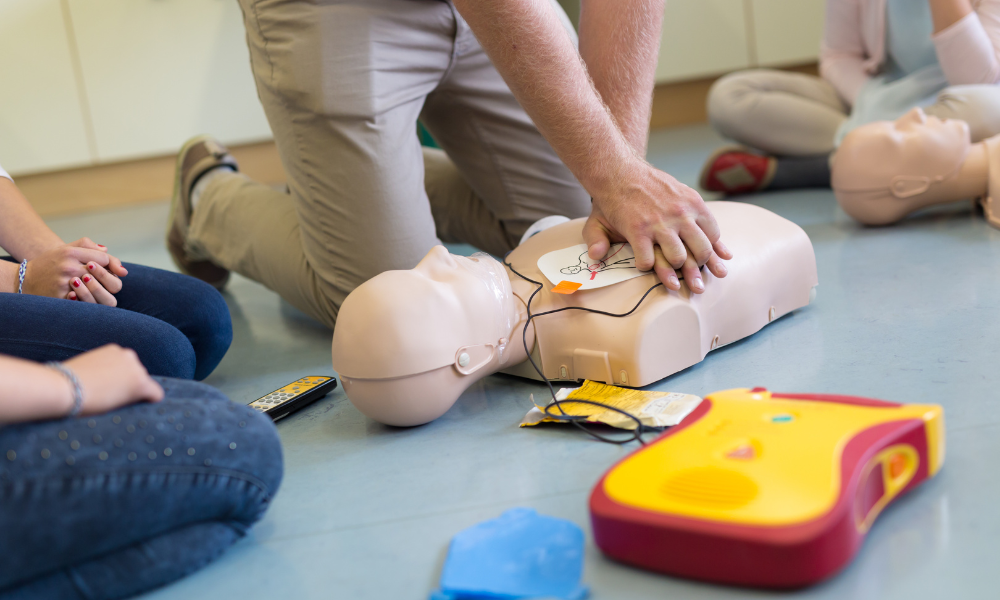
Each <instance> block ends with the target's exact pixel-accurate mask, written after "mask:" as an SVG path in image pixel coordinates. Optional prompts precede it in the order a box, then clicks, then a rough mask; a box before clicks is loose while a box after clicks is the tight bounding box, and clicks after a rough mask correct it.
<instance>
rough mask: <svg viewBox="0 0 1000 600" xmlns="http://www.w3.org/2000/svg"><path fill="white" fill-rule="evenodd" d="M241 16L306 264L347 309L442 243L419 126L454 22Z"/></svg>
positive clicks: (333, 9) (284, 8)
mask: <svg viewBox="0 0 1000 600" xmlns="http://www.w3.org/2000/svg"><path fill="white" fill-rule="evenodd" d="M241 6H242V8H243V14H244V19H245V24H246V29H247V41H248V45H249V47H250V55H251V63H252V67H253V72H254V77H255V80H256V83H257V91H258V94H259V96H260V99H261V103H262V104H263V106H264V111H265V114H266V115H267V118H268V122H269V123H270V125H271V129H272V131H273V132H274V137H275V142H276V144H277V147H278V151H279V154H280V156H281V160H282V164H283V165H284V167H285V171H286V172H287V173H288V185H289V190H290V195H291V200H292V203H293V205H294V208H295V213H296V215H297V219H298V223H299V229H300V243H301V246H302V252H303V254H304V256H305V260H306V262H307V263H308V264H309V265H310V267H311V268H312V269H313V271H314V273H315V276H316V279H317V287H318V288H319V289H320V290H321V292H322V294H323V295H324V296H325V297H326V298H328V299H329V300H330V302H331V303H332V305H333V306H335V307H339V306H340V305H341V303H342V302H343V300H344V298H346V296H347V295H348V294H349V293H350V292H351V291H352V290H353V289H354V288H355V287H357V286H358V285H360V284H361V283H363V282H364V281H366V280H368V279H370V278H371V277H374V276H375V275H377V274H379V273H381V272H383V271H386V270H390V269H409V268H412V267H414V266H415V265H416V264H417V262H419V261H420V259H421V258H423V256H424V255H425V254H426V253H427V252H428V251H429V250H430V248H431V247H433V246H434V245H435V244H437V243H439V242H438V238H437V236H436V235H435V228H434V220H433V217H432V215H431V210H430V204H429V202H428V199H427V195H426V192H425V190H424V164H423V158H422V151H421V148H420V143H419V140H418V139H417V133H416V121H417V117H418V115H419V113H420V109H421V107H422V106H423V104H424V99H425V98H426V96H427V94H428V93H430V92H431V91H432V90H433V89H434V88H435V87H436V86H437V84H438V82H439V81H440V80H441V78H442V77H443V76H444V73H445V72H446V71H447V69H448V67H449V64H450V61H451V57H452V50H453V34H454V21H453V20H452V11H451V9H450V7H449V5H448V4H446V3H444V2H439V1H437V0H330V1H326V2H314V1H308V0H241ZM236 210H238V208H237V209H236Z"/></svg>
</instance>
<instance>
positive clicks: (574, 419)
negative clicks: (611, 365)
mask: <svg viewBox="0 0 1000 600" xmlns="http://www.w3.org/2000/svg"><path fill="white" fill-rule="evenodd" d="M511 252H513V250H511ZM508 256H510V252H508V253H507V254H505V255H504V257H503V264H504V266H506V267H507V268H508V269H510V270H511V272H512V273H514V274H515V275H517V276H518V277H520V278H521V279H523V280H525V281H527V282H529V283H533V284H535V285H536V286H538V287H537V288H535V291H534V292H532V293H531V296H529V297H528V301H527V302H526V303H525V304H526V307H527V309H528V319H527V320H526V321H525V322H524V328H523V329H522V330H521V343H522V344H524V352H525V353H526V354H527V356H528V362H530V363H531V366H532V367H534V369H535V372H536V373H538V376H539V377H541V378H542V381H544V382H545V385H547V386H548V387H549V393H550V394H551V395H552V402H551V403H550V404H548V405H546V406H545V408H544V409H543V410H544V412H545V416H547V417H551V418H553V419H558V420H560V421H568V422H570V423H572V424H574V425H576V426H577V427H578V428H579V429H581V430H582V431H584V432H586V433H587V434H588V435H590V436H592V437H594V438H597V439H598V440H600V441H602V442H607V443H609V444H627V443H629V442H631V441H633V440H634V441H637V442H639V443H640V444H645V443H646V442H645V441H644V440H643V439H642V436H643V434H644V433H646V432H647V431H654V432H658V431H659V430H660V429H661V428H659V427H650V426H648V425H646V424H644V423H643V422H642V420H641V419H640V418H639V417H637V416H635V415H633V414H632V413H630V412H628V411H626V410H622V409H620V408H618V407H616V406H611V405H610V404H604V403H603V402H597V401H596V400H576V399H567V400H559V399H558V398H556V389H555V388H554V387H553V386H552V382H551V381H549V378H548V377H546V376H545V374H544V373H542V370H541V369H540V368H539V367H538V365H537V364H535V359H533V358H532V357H531V350H529V349H528V326H529V325H531V321H532V319H534V318H535V317H544V316H545V315H552V314H555V313H559V312H563V311H566V310H580V311H583V312H589V313H594V314H597V315H604V316H607V317H616V318H621V317H627V316H629V315H631V314H632V313H634V312H635V311H636V310H638V308H639V305H640V304H642V303H643V301H644V300H645V299H646V297H647V296H649V294H650V293H652V291H653V290H655V289H656V288H658V287H660V286H662V285H663V283H661V282H657V283H656V284H655V285H653V286H652V287H651V288H649V289H648V290H646V293H645V294H643V295H642V298H639V301H638V302H636V303H635V306H633V307H632V310H630V311H628V312H624V313H620V314H619V313H611V312H607V311H603V310H596V309H593V308H585V307H582V306H564V307H563V308H556V309H554V310H548V311H545V312H540V313H537V314H532V313H531V302H532V301H533V300H534V299H535V296H537V295H538V292H540V291H542V289H543V288H544V287H545V285H544V284H542V283H541V282H539V281H535V280H534V279H531V278H529V277H525V276H524V275H522V274H521V273H518V272H517V269H515V268H514V266H513V265H511V264H510V263H509V262H508V261H507V257H508ZM535 337H536V340H535V343H536V344H537V343H538V340H537V331H536V336H535ZM563 403H566V404H590V405H592V406H599V407H601V408H604V409H607V410H610V411H613V412H617V413H620V414H622V415H625V416H626V417H628V418H629V419H632V420H633V421H635V423H636V427H635V430H633V431H632V437H628V438H625V439H620V440H619V439H613V438H609V437H605V436H603V435H601V434H599V433H596V432H594V431H591V429H590V428H588V427H585V426H584V425H583V424H582V422H584V421H586V420H587V417H586V416H583V415H568V414H566V411H564V410H563V408H562V404H563ZM553 406H555V407H556V408H558V409H559V413H560V414H553V413H552V412H550V410H551V408H552V407H553Z"/></svg>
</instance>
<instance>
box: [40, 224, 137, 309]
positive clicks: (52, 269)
mask: <svg viewBox="0 0 1000 600" xmlns="http://www.w3.org/2000/svg"><path fill="white" fill-rule="evenodd" d="M127 274H128V271H127V270H126V269H125V268H124V267H123V266H122V264H121V261H120V260H118V259H117V258H116V257H114V256H111V255H110V254H108V252H107V248H105V247H104V246H101V245H99V244H95V243H94V242H92V241H91V240H89V239H87V238H82V239H79V240H77V241H75V242H73V243H71V244H66V245H62V246H56V247H55V248H52V249H51V250H48V251H46V252H44V253H42V254H40V255H39V256H37V257H35V258H34V259H32V260H30V261H28V268H27V271H26V272H25V275H24V286H23V288H22V291H23V292H24V293H25V294H32V295H35V296H47V297H49V298H69V299H71V300H77V299H78V300H83V301H85V302H92V303H98V304H104V305H107V306H116V305H117V300H115V297H114V296H113V295H112V294H116V293H118V292H119V291H121V289H122V282H121V279H119V277H122V276H124V275H127Z"/></svg>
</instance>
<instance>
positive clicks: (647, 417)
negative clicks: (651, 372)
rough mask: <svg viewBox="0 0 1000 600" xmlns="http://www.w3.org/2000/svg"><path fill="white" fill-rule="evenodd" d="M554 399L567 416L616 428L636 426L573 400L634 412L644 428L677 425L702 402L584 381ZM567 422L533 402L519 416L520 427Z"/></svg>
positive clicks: (613, 413)
mask: <svg viewBox="0 0 1000 600" xmlns="http://www.w3.org/2000/svg"><path fill="white" fill-rule="evenodd" d="M556 400H559V401H565V402H561V403H560V405H559V406H560V407H561V408H562V411H563V412H564V413H565V414H566V415H567V416H572V417H587V421H588V422H590V423H603V424H605V425H610V426H612V427H618V428H619V429H635V428H636V427H637V424H636V421H635V420H634V419H631V418H629V417H628V416H626V415H624V414H622V413H620V412H616V411H614V410H608V409H607V408H603V407H601V406H595V405H593V404H584V403H577V402H572V401H573V400H590V401H592V402H600V403H601V404H606V405H608V406H613V407H615V408H617V409H619V410H621V411H624V412H626V413H629V414H631V415H634V416H635V417H637V418H638V419H639V421H641V422H642V424H643V425H645V426H646V427H669V426H671V425H676V424H678V423H680V422H681V420H682V419H683V418H684V417H686V416H688V415H689V414H691V412H692V411H693V410H694V409H696V408H698V405H699V404H701V398H700V397H698V396H694V395H692V394H677V393H671V392H644V391H642V390H629V389H625V388H620V387H615V386H613V385H606V384H603V383H597V382H596V381H584V382H583V385H582V386H580V387H578V388H562V389H560V390H559V391H558V392H557V393H556ZM532 401H534V399H532ZM549 413H550V414H560V413H559V409H557V408H552V409H549ZM567 422H568V421H566V420H564V419H556V418H553V417H549V416H546V414H545V407H542V406H538V405H537V404H536V405H535V408H532V409H531V410H530V411H528V414H526V415H524V418H523V419H521V427H529V426H531V425H538V424H539V423H567Z"/></svg>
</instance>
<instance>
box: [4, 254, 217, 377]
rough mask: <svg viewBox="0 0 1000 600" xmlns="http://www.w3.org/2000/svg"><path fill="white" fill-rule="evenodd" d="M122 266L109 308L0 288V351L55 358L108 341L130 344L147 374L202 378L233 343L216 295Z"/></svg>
mask: <svg viewBox="0 0 1000 600" xmlns="http://www.w3.org/2000/svg"><path fill="white" fill-rule="evenodd" d="M125 268H127V269H128V275H127V276H126V277H125V278H124V279H123V280H122V283H123V284H124V285H123V286H122V290H121V291H120V292H118V293H117V294H115V297H116V298H117V299H118V306H117V307H116V308H111V307H108V306H102V305H99V304H87V303H85V302H74V301H70V300H63V299H58V298H44V297H41V296H27V295H21V294H3V293H0V354H7V355H10V356H17V357H20V358H26V359H29V360H35V361H39V362H44V361H49V360H58V361H61V360H66V359H68V358H72V357H74V356H76V355H77V354H80V353H81V352H86V351H87V350H93V349H94V348H97V347H99V346H103V345H104V344H111V343H114V344H118V345H120V346H124V347H126V348H132V349H133V350H135V351H136V352H137V353H138V354H139V359H140V360H141V361H142V364H143V365H145V366H146V369H147V370H148V371H149V372H150V374H152V375H161V376H164V377H177V378H179V379H204V378H205V377H207V376H208V375H209V373H211V372H212V370H213V369H215V367H216V365H218V364H219V361H221V360H222V357H223V356H225V354H226V351H227V350H229V344H230V343H232V341H233V324H232V322H231V321H230V319H229V307H227V306H226V302H225V301H224V300H223V299H222V295H221V294H219V292H217V291H216V290H215V288H213V287H212V286H210V285H208V284H207V283H205V282H203V281H199V280H197V279H195V278H193V277H188V276H186V275H181V274H179V273H171V272H170V271H162V270H160V269H154V268H152V267H144V266H142V265H133V264H126V265H125Z"/></svg>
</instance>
